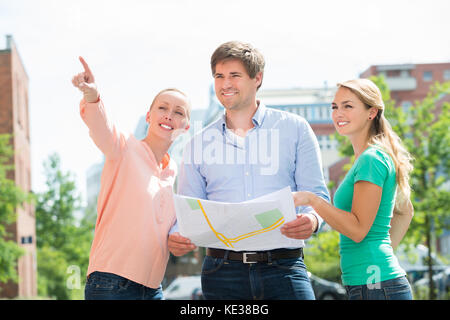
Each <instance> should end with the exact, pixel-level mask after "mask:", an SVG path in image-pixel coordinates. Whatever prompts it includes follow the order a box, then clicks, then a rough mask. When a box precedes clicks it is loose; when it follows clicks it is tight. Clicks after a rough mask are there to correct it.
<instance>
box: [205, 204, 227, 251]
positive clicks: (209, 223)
mask: <svg viewBox="0 0 450 320" xmlns="http://www.w3.org/2000/svg"><path fill="white" fill-rule="evenodd" d="M197 202H198V205H199V206H200V209H202V212H203V215H204V216H205V219H206V222H208V225H209V227H210V228H211V230H212V232H214V234H215V235H216V237H217V239H219V240H220V241H222V242H223V243H224V244H225V245H226V246H227V247H232V248H233V245H232V244H231V243H230V242H229V241H228V239H227V237H225V236H224V235H223V234H221V233H219V232H217V231H216V230H215V229H214V228H213V226H212V224H211V222H210V221H209V219H208V216H207V215H206V212H205V209H203V206H202V203H201V202H200V200H197Z"/></svg>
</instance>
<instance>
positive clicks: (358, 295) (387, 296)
mask: <svg viewBox="0 0 450 320" xmlns="http://www.w3.org/2000/svg"><path fill="white" fill-rule="evenodd" d="M345 289H346V290H347V295H348V299H349V300H412V291H411V286H410V285H409V282H408V279H406V276H403V277H399V278H395V279H391V280H386V281H381V282H378V283H374V284H370V285H360V286H345Z"/></svg>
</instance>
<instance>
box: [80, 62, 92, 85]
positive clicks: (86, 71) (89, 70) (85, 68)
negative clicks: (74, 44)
mask: <svg viewBox="0 0 450 320" xmlns="http://www.w3.org/2000/svg"><path fill="white" fill-rule="evenodd" d="M79 59H80V62H81V64H82V65H83V68H84V72H85V73H86V74H87V75H88V76H89V77H90V78H92V81H93V78H94V75H93V74H92V71H91V69H90V68H89V66H88V64H87V63H86V61H85V60H84V59H83V57H79Z"/></svg>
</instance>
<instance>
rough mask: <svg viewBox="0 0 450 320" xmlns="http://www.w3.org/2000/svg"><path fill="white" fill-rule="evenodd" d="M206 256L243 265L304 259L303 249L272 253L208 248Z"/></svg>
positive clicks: (271, 251) (279, 250)
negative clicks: (238, 262)
mask: <svg viewBox="0 0 450 320" xmlns="http://www.w3.org/2000/svg"><path fill="white" fill-rule="evenodd" d="M206 255H207V256H211V257H213V258H221V259H226V260H235V261H242V262H243V263H258V262H269V263H270V262H272V261H274V260H278V259H287V258H299V257H302V258H303V248H298V249H275V250H270V251H243V252H236V251H229V250H223V249H213V248H207V249H206Z"/></svg>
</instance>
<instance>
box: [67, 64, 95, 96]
mask: <svg viewBox="0 0 450 320" xmlns="http://www.w3.org/2000/svg"><path fill="white" fill-rule="evenodd" d="M80 62H81V64H82V65H83V68H84V72H81V73H78V74H77V75H75V76H74V77H73V78H72V84H73V85H74V86H75V87H77V88H78V89H80V91H81V92H83V96H84V100H86V102H97V101H98V99H99V97H100V95H99V93H98V90H97V85H96V84H95V79H94V75H93V74H92V71H91V69H90V68H89V66H88V64H87V63H86V61H84V59H83V58H82V57H80Z"/></svg>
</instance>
